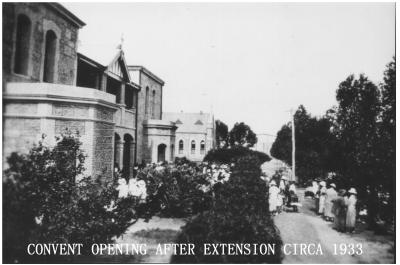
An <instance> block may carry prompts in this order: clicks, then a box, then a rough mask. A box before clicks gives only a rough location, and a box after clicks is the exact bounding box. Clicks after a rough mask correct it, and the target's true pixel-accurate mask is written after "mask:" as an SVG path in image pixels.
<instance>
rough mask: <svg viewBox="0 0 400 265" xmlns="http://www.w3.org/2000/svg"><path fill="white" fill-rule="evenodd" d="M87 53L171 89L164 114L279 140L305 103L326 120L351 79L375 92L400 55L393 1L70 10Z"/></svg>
mask: <svg viewBox="0 0 400 265" xmlns="http://www.w3.org/2000/svg"><path fill="white" fill-rule="evenodd" d="M63 5H64V6H65V7H67V8H68V9H69V10H70V11H72V12H73V13H74V14H75V15H76V16H78V17H79V18H80V19H81V20H83V21H84V22H85V23H86V24H87V25H86V26H85V27H83V28H82V29H81V30H80V32H79V46H78V51H79V52H81V53H83V54H85V55H87V56H88V57H90V58H92V59H94V60H98V61H99V62H101V63H103V62H104V61H107V60H111V59H112V57H113V56H114V55H115V54H116V52H117V49H116V48H117V46H118V45H119V44H120V43H121V36H122V38H123V42H122V43H123V50H124V53H125V58H126V61H127V63H128V65H143V66H145V67H146V68H147V69H149V70H150V71H151V72H153V73H154V74H156V75H157V76H159V77H160V78H161V79H162V80H164V81H165V86H164V92H163V93H164V94H163V111H172V112H177V111H184V112H200V111H203V112H211V111H212V112H213V114H214V115H215V118H216V119H220V120H222V121H223V122H225V123H226V124H227V125H228V126H229V128H232V126H233V125H234V123H235V122H242V121H243V122H245V123H246V124H248V125H249V126H250V127H251V128H252V129H253V131H255V132H256V133H267V134H271V135H276V133H277V132H278V131H279V129H280V128H281V127H282V125H283V124H285V123H287V122H288V121H290V114H289V110H290V109H296V108H297V107H298V106H299V105H300V104H303V105H304V106H305V107H306V109H307V110H308V111H309V112H310V113H311V114H312V115H315V116H321V115H323V114H324V113H325V111H326V110H327V109H329V108H330V107H332V106H333V105H335V104H336V99H335V92H336V89H337V88H338V85H339V83H340V82H341V81H343V80H345V79H346V77H347V76H349V75H350V74H356V75H358V74H360V73H364V74H366V75H367V76H368V77H369V79H370V80H372V81H374V82H375V83H376V84H378V83H379V82H381V81H382V77H383V71H384V70H385V66H386V64H387V63H389V62H390V61H391V60H392V57H393V56H394V55H395V5H394V3H307V4H302V3H127V2H125V3H104V2H103V3H63Z"/></svg>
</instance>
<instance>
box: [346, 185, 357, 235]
mask: <svg viewBox="0 0 400 265" xmlns="http://www.w3.org/2000/svg"><path fill="white" fill-rule="evenodd" d="M356 204H357V191H356V189H355V188H351V189H350V190H349V198H348V199H347V200H346V206H347V214H346V231H347V232H350V233H353V232H354V229H355V227H356V217H357V210H356Z"/></svg>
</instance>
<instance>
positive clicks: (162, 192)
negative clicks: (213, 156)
mask: <svg viewBox="0 0 400 265" xmlns="http://www.w3.org/2000/svg"><path fill="white" fill-rule="evenodd" d="M138 178H139V179H143V180H144V181H145V182H146V186H147V193H148V194H149V197H148V201H147V207H148V209H151V211H152V212H159V213H160V214H161V215H162V216H165V217H185V216H188V215H191V214H197V213H199V212H202V211H204V210H206V209H209V205H210V204H211V194H210V192H204V191H202V190H201V189H200V188H201V186H202V185H208V184H209V183H208V180H207V176H206V175H204V174H203V173H202V172H201V171H200V169H199V168H197V167H191V166H188V165H182V166H171V165H168V166H164V167H157V168H154V167H150V168H146V169H144V170H142V171H141V172H139V174H138Z"/></svg>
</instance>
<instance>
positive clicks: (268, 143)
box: [253, 133, 276, 156]
mask: <svg viewBox="0 0 400 265" xmlns="http://www.w3.org/2000/svg"><path fill="white" fill-rule="evenodd" d="M275 138H276V137H275V136H273V135H270V134H266V133H259V134H257V143H256V144H255V145H254V146H253V150H257V151H260V152H263V153H266V154H267V155H269V156H271V152H270V151H271V147H272V144H273V143H274V141H275Z"/></svg>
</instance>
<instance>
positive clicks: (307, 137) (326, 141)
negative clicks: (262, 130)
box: [271, 105, 334, 182]
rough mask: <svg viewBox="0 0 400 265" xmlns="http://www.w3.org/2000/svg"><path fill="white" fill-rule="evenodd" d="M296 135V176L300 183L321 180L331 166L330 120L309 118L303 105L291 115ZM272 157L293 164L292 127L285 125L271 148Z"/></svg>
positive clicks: (289, 124)
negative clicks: (315, 179) (319, 178)
mask: <svg viewBox="0 0 400 265" xmlns="http://www.w3.org/2000/svg"><path fill="white" fill-rule="evenodd" d="M294 122H295V128H296V130H295V133H296V175H297V176H298V177H299V181H300V182H306V181H307V180H310V179H314V178H318V177H323V176H324V175H325V174H326V173H327V172H328V171H329V170H330V167H331V164H330V163H329V161H330V154H331V153H330V146H331V142H332V141H333V140H334V137H333V135H332V134H331V132H330V126H331V125H330V121H329V119H327V118H325V117H323V118H320V119H317V118H315V117H311V115H310V114H309V113H308V112H307V110H306V108H305V107H304V106H303V105H300V106H299V107H298V109H297V110H296V112H295V114H294ZM271 155H272V156H274V157H275V158H277V159H280V160H282V161H284V162H285V163H287V164H289V165H292V124H291V123H288V124H286V125H284V126H283V127H282V128H281V130H280V131H279V132H278V134H277V137H276V140H275V142H274V143H273V145H272V147H271Z"/></svg>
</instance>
